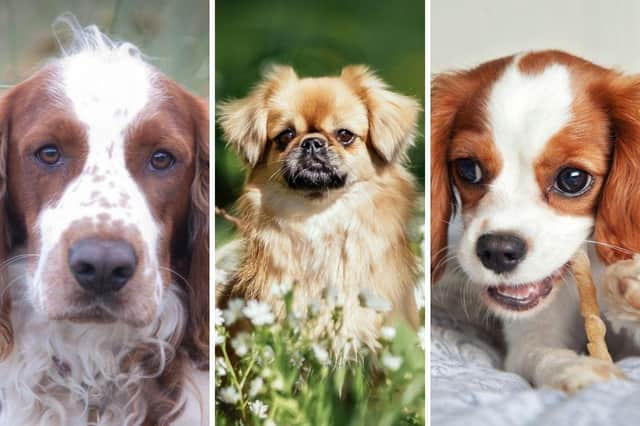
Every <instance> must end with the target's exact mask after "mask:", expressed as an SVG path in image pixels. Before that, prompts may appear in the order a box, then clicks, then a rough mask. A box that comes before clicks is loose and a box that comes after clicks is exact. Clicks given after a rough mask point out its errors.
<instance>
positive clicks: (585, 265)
mask: <svg viewBox="0 0 640 426" xmlns="http://www.w3.org/2000/svg"><path fill="white" fill-rule="evenodd" d="M571 269H572V270H573V275H574V276H575V279H576V286H577V287H578V296H579V297H580V314H581V315H582V318H583V319H584V329H585V332H586V333H587V350H588V351H589V355H591V356H592V357H594V358H598V359H601V360H603V361H608V362H613V360H612V359H611V355H610V354H609V350H608V349H607V344H606V343H605V340H604V335H605V334H606V331H607V328H606V326H605V325H604V322H603V321H602V319H601V318H600V308H599V307H598V301H597V299H596V287H595V285H594V284H593V278H592V277H591V264H590V263H589V256H588V255H587V253H586V252H585V251H584V250H580V251H578V253H577V254H576V255H575V256H574V258H573V259H572V261H571Z"/></svg>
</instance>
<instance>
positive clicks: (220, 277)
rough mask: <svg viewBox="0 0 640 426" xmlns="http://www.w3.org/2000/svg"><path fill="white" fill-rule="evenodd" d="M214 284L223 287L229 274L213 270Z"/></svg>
mask: <svg viewBox="0 0 640 426" xmlns="http://www.w3.org/2000/svg"><path fill="white" fill-rule="evenodd" d="M214 274H215V283H216V285H221V286H222V285H225V284H226V283H227V281H228V279H229V273H228V272H227V271H225V270H224V269H219V268H216V269H215V272H214Z"/></svg>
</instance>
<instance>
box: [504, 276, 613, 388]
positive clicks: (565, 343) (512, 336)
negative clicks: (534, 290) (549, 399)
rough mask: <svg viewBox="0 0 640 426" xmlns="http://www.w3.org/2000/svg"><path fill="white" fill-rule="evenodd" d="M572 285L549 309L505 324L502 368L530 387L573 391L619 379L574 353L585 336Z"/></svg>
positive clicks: (596, 362) (602, 364) (561, 291)
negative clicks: (505, 345)
mask: <svg viewBox="0 0 640 426" xmlns="http://www.w3.org/2000/svg"><path fill="white" fill-rule="evenodd" d="M571 285H572V283H564V284H562V287H561V288H560V289H558V293H559V294H558V295H557V298H556V300H554V301H553V302H552V303H551V305H550V306H548V307H547V309H545V310H544V311H542V312H540V313H538V314H536V315H535V316H534V317H531V318H525V319H518V320H513V321H506V322H505V327H504V332H505V338H506V343H507V357H506V360H505V368H506V369H507V370H508V371H512V372H514V373H518V374H520V375H522V376H524V377H525V378H526V379H527V380H529V381H530V382H531V383H533V385H535V386H537V387H540V386H551V387H554V388H557V389H561V390H564V391H566V392H570V393H573V392H576V391H578V390H580V389H582V388H584V387H586V386H589V385H591V384H593V383H596V382H600V381H604V380H610V379H614V378H622V377H623V375H622V372H621V371H620V370H619V369H618V367H617V366H615V365H614V364H611V363H608V362H605V361H601V360H598V359H595V358H591V357H588V356H585V355H580V354H578V351H582V350H584V345H585V342H586V337H585V333H584V329H583V325H582V320H581V318H580V314H579V312H578V300H577V295H576V292H575V289H574V288H572V287H571Z"/></svg>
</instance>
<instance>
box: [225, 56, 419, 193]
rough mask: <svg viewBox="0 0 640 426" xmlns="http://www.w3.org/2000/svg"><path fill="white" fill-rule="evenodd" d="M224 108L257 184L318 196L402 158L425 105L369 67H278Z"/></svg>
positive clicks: (232, 137) (231, 137) (229, 133)
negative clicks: (304, 70)
mask: <svg viewBox="0 0 640 426" xmlns="http://www.w3.org/2000/svg"><path fill="white" fill-rule="evenodd" d="M220 112H221V124H222V127H223V129H224V131H225V135H226V138H227V140H228V141H229V143H230V144H231V145H232V146H234V147H235V148H236V149H237V150H238V151H239V152H240V153H241V154H242V155H243V157H244V158H245V159H246V161H247V163H248V164H249V166H250V168H251V175H250V182H251V183H252V184H254V185H259V186H261V187H263V188H272V189H273V192H277V193H279V194H281V195H282V196H283V197H300V196H302V197H304V198H307V199H312V200H316V199H323V198H324V197H323V196H324V195H326V194H328V193H336V192H341V191H342V190H346V189H348V188H349V187H351V186H353V185H355V184H357V183H358V182H361V181H367V180H369V179H370V178H371V177H372V176H373V175H374V174H375V173H376V172H377V170H378V169H379V168H380V167H382V166H383V165H384V164H386V163H389V162H395V161H396V160H397V159H398V158H399V157H400V156H401V155H402V153H403V152H404V150H405V149H406V146H407V145H408V143H409V141H410V139H411V137H412V134H411V133H412V131H413V126H414V125H415V120H416V117H417V113H418V106H417V104H416V103H415V101H414V100H412V99H411V98H408V97H405V96H402V95H398V94H396V93H393V92H390V91H389V90H387V89H386V87H385V86H384V84H383V83H382V82H381V81H380V80H378V79H377V78H376V77H375V76H374V75H373V74H371V73H370V72H369V71H368V70H367V69H366V68H364V67H347V68H345V69H344V70H343V71H342V74H341V75H340V76H339V77H323V78H303V79H300V78H298V77H297V75H296V74H295V73H294V71H293V70H292V69H291V68H289V67H275V68H274V69H273V70H272V71H271V72H270V73H268V74H267V76H266V77H265V79H264V81H263V82H262V83H261V84H260V85H259V86H257V88H256V89H254V90H253V92H252V93H251V94H250V95H249V96H248V97H247V98H245V99H241V100H238V101H233V102H229V103H226V104H223V105H222V106H221V108H220Z"/></svg>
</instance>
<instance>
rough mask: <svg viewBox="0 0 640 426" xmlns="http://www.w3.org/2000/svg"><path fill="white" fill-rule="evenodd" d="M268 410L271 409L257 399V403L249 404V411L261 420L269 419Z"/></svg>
mask: <svg viewBox="0 0 640 426" xmlns="http://www.w3.org/2000/svg"><path fill="white" fill-rule="evenodd" d="M268 409H269V406H268V405H267V404H265V403H263V402H262V401H260V400H259V399H256V400H255V401H253V402H250V403H249V410H251V412H252V413H253V414H255V415H256V416H258V417H259V418H261V419H266V418H267V410H268Z"/></svg>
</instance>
